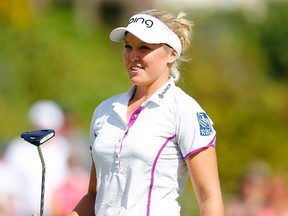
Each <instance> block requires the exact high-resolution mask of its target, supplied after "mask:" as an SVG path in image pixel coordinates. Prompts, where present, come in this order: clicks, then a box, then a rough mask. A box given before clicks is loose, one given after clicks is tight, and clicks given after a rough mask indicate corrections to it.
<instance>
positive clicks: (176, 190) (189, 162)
mask: <svg viewBox="0 0 288 216" xmlns="http://www.w3.org/2000/svg"><path fill="white" fill-rule="evenodd" d="M184 16H185V14H183V13H180V14H179V16H178V17H177V18H174V17H173V16H172V15H170V14H168V13H166V12H165V11H160V10H155V9H153V10H149V11H144V12H141V13H138V14H136V15H134V16H133V17H131V18H130V20H129V22H128V25H127V26H126V27H119V28H116V29H114V30H113V31H112V32H111V34H110V39H111V40H112V41H115V42H123V43H124V50H123V59H124V65H125V68H126V71H127V73H128V77H129V79H130V81H131V82H132V84H133V85H132V87H131V88H130V89H129V90H128V91H127V92H125V93H122V94H119V95H116V96H113V97H111V98H109V99H107V100H105V101H103V102H102V103H101V104H100V105H99V106H98V107H97V108H96V109H95V111H94V114H93V118H92V122H91V130H90V138H91V146H90V148H91V154H92V159H93V165H92V170H91V177H90V185H89V190H88V193H87V194H86V195H85V196H84V197H83V198H82V200H80V202H79V203H78V205H77V206H76V207H75V209H74V210H73V212H71V214H70V216H74V215H75V216H76V215H78V216H79V215H80V216H89V215H97V216H104V215H105V216H118V215H123V216H124V215H125V216H128V215H129V216H135V215H137V216H142V215H143V216H179V215H180V210H181V207H180V205H179V202H178V198H179V196H180V195H181V193H182V192H183V190H184V187H185V184H186V181H187V179H188V177H189V176H190V179H191V181H192V185H193V187H194V191H195V195H196V197H197V200H198V203H199V209H200V215H201V216H223V215H224V213H223V203H222V198H221V190H220V184H219V178H218V171H217V160H216V153H215V141H216V132H215V130H214V128H213V123H212V121H211V119H210V118H209V117H208V115H207V114H206V113H205V111H204V110H203V109H202V108H201V107H200V105H199V104H198V103H197V102H196V101H195V100H194V99H193V98H192V97H190V96H189V95H187V94H186V93H184V92H183V91H182V90H181V89H180V88H179V87H177V86H176V85H175V82H176V81H177V80H178V78H179V76H180V73H179V71H178V63H179V62H180V61H181V58H182V54H184V53H185V52H186V51H187V49H188V48H189V46H190V36H191V31H192V25H191V23H190V22H189V21H187V20H186V19H185V18H184Z"/></svg>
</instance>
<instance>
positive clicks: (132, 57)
mask: <svg viewBox="0 0 288 216" xmlns="http://www.w3.org/2000/svg"><path fill="white" fill-rule="evenodd" d="M139 59H140V58H139V53H138V51H137V50H136V49H133V50H131V52H130V55H129V60H130V61H132V62H133V61H138V60H139Z"/></svg>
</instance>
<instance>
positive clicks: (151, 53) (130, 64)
mask: <svg viewBox="0 0 288 216" xmlns="http://www.w3.org/2000/svg"><path fill="white" fill-rule="evenodd" d="M123 57H124V64H125V68H126V70H127V72H128V75H129V77H130V80H131V81H132V82H133V83H134V84H135V85H137V86H143V87H149V86H152V85H153V86H155V87H160V86H162V85H163V84H164V83H165V82H167V81H168V79H169V69H170V66H171V64H172V63H173V61H174V60H175V59H176V58H177V54H176V52H175V51H174V50H172V49H167V48H165V47H164V45H163V44H148V43H145V42H143V41H141V40H140V39H139V38H137V37H135V36H134V35H133V34H131V33H128V34H127V35H126V37H125V47H124V52H123Z"/></svg>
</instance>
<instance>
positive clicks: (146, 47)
mask: <svg viewBox="0 0 288 216" xmlns="http://www.w3.org/2000/svg"><path fill="white" fill-rule="evenodd" d="M140 49H141V50H142V51H148V50H150V47H148V46H145V45H143V46H141V47H140Z"/></svg>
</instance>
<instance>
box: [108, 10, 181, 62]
mask: <svg viewBox="0 0 288 216" xmlns="http://www.w3.org/2000/svg"><path fill="white" fill-rule="evenodd" d="M126 32H130V33H131V34H133V35H135V36H136V37H137V38H139V39H140V40H142V41H144V42H145V43H150V44H161V43H163V44H167V45H169V46H170V47H172V48H173V49H174V50H175V51H176V52H177V54H178V57H179V56H180V54H181V42H180V39H179V37H178V36H177V35H176V34H175V33H174V32H173V31H172V30H171V29H170V28H168V27H167V26H166V25H165V24H164V23H163V22H161V21H160V20H159V19H157V18H155V17H153V16H150V15H146V14H136V15H134V16H132V17H131V18H130V19H129V22H128V25H127V26H126V27H119V28H116V29H114V30H113V31H112V32H111V33H110V39H111V40H112V41H114V42H121V41H124V39H125V33H126Z"/></svg>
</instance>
